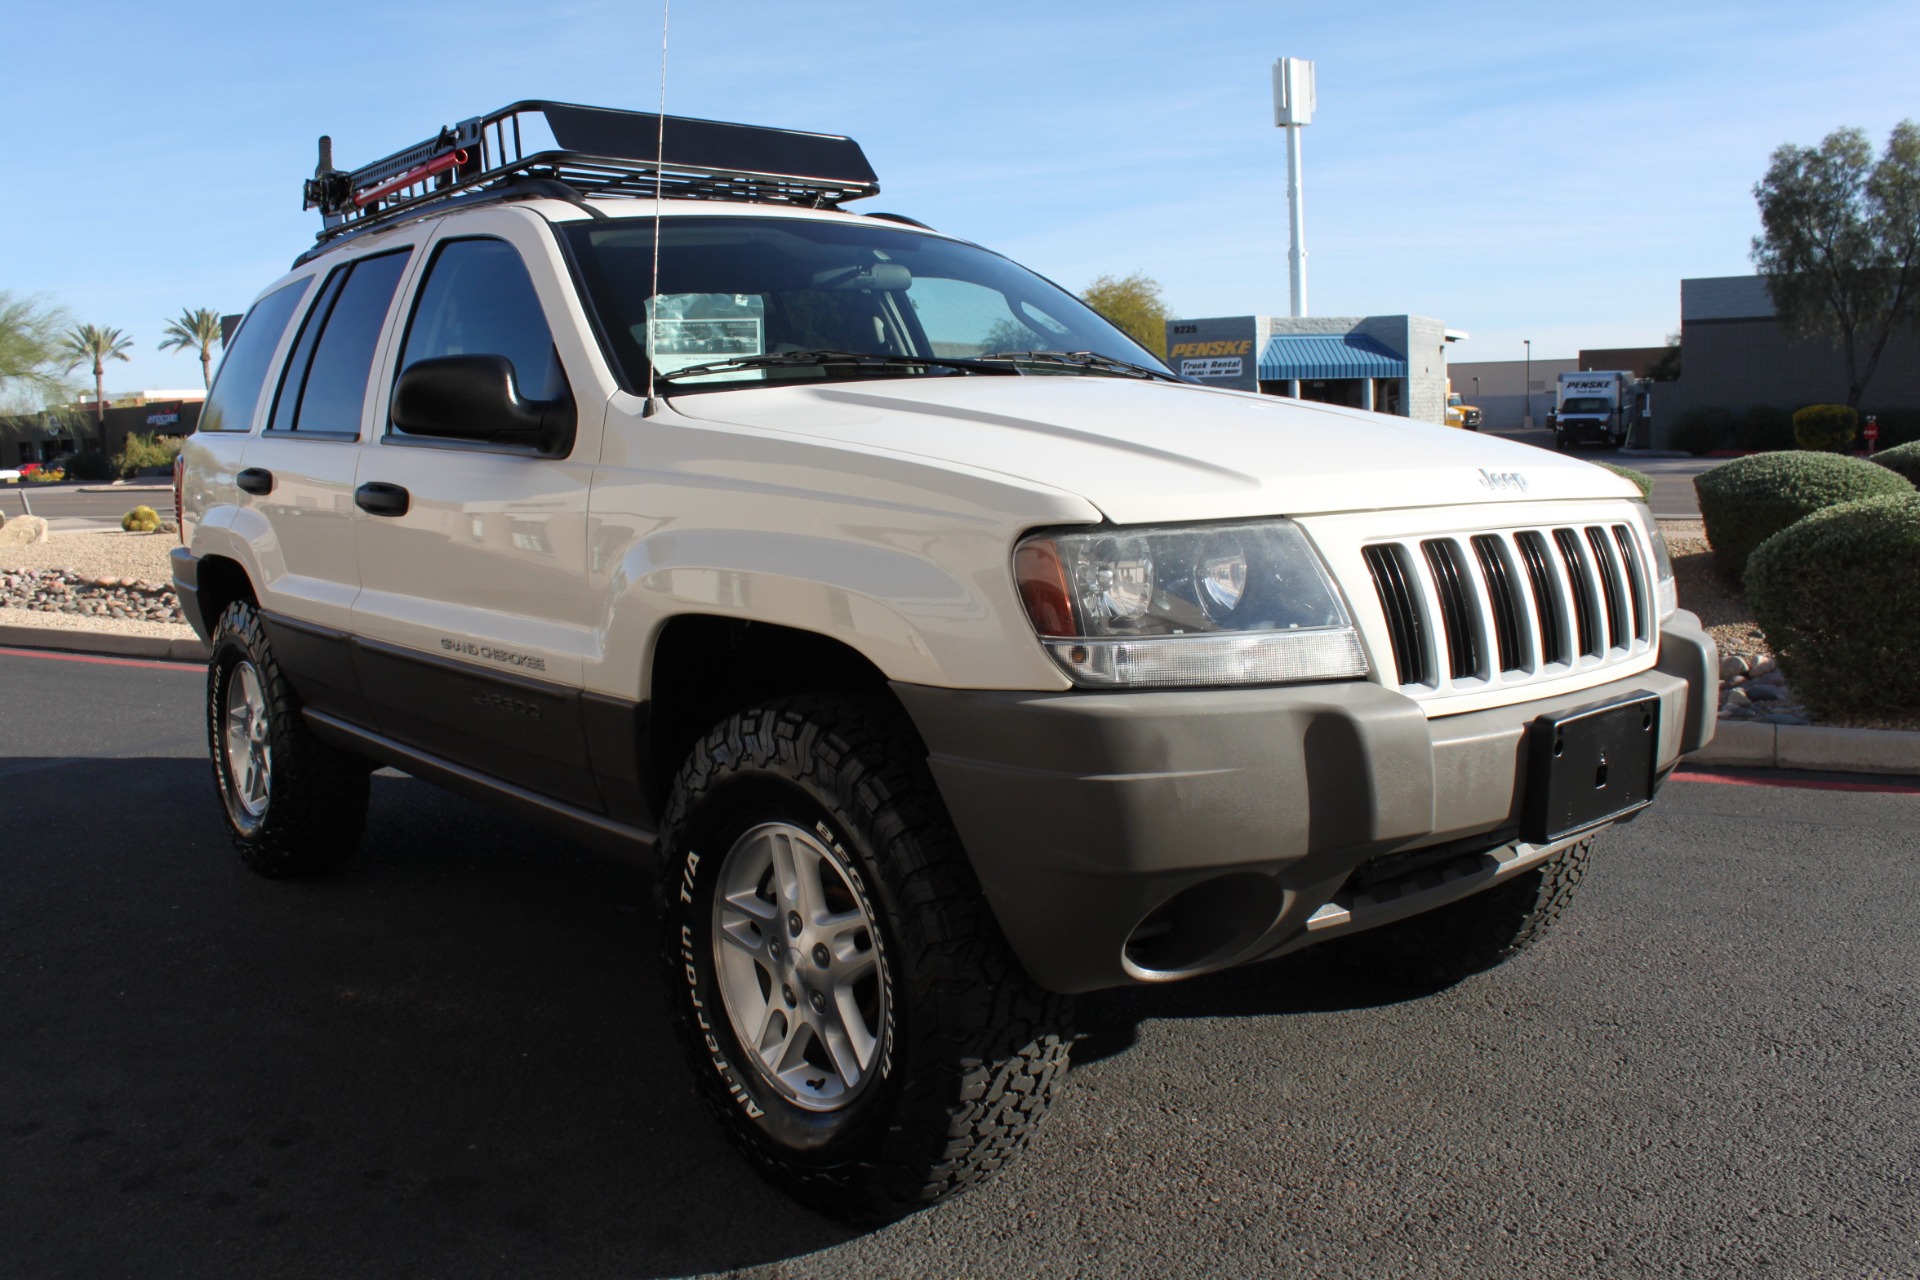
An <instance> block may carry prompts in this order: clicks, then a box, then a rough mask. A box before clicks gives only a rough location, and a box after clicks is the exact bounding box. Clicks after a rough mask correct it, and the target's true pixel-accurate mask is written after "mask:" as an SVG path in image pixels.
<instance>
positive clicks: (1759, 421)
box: [1733, 404, 1800, 452]
mask: <svg viewBox="0 0 1920 1280" xmlns="http://www.w3.org/2000/svg"><path fill="white" fill-rule="evenodd" d="M1733 439H1734V443H1736V444H1738V445H1739V446H1740V447H1741V448H1742V449H1752V450H1755V451H1756V452H1764V451H1765V450H1768V449H1797V448H1799V447H1800V442H1799V440H1798V439H1797V438H1796V437H1795V436H1794V434H1793V415H1792V414H1790V413H1788V412H1787V411H1786V410H1785V409H1782V408H1781V407H1780V406H1779V405H1776V404H1750V405H1748V406H1747V407H1746V408H1744V409H1742V410H1741V411H1740V418H1739V421H1737V422H1735V423H1734V424H1733Z"/></svg>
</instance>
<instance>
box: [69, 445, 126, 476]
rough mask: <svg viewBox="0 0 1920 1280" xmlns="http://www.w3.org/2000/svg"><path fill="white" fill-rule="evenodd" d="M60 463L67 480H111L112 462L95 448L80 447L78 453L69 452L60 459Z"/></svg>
mask: <svg viewBox="0 0 1920 1280" xmlns="http://www.w3.org/2000/svg"><path fill="white" fill-rule="evenodd" d="M60 465H61V467H62V468H63V469H65V471H66V473H67V479H69V480H111V479H113V464H112V463H111V462H109V461H107V456H106V455H105V454H103V453H101V452H99V451H98V450H95V449H82V450H81V451H80V452H79V453H70V454H68V455H67V456H66V457H64V458H62V459H60Z"/></svg>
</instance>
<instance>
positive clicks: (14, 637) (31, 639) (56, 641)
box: [0, 624, 209, 663]
mask: <svg viewBox="0 0 1920 1280" xmlns="http://www.w3.org/2000/svg"><path fill="white" fill-rule="evenodd" d="M0 648H8V649H59V650H64V651H65V652H68V653H98V654H105V655H107V656H109V657H114V658H150V659H153V660H155V661H158V662H193V663H200V662H205V661H206V660H207V654H208V653H209V650H208V648H207V646H206V645H205V644H204V643H203V642H202V641H201V640H200V638H199V637H198V636H193V637H190V638H188V639H185V640H169V639H167V638H166V637H164V636H130V635H123V634H121V633H120V632H118V631H72V630H68V629H66V628H64V627H60V628H56V627H24V626H18V625H14V624H4V625H0Z"/></svg>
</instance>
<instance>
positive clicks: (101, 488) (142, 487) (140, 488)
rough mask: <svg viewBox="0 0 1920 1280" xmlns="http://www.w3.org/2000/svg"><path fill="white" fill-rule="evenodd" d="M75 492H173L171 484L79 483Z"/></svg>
mask: <svg viewBox="0 0 1920 1280" xmlns="http://www.w3.org/2000/svg"><path fill="white" fill-rule="evenodd" d="M73 491H74V492H75V493H172V492H173V486H172V485H171V484H79V485H75V486H74V487H73Z"/></svg>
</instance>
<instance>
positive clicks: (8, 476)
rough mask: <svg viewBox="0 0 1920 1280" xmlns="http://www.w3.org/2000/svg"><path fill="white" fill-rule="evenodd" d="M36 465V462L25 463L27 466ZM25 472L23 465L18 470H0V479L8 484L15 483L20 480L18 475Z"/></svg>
mask: <svg viewBox="0 0 1920 1280" xmlns="http://www.w3.org/2000/svg"><path fill="white" fill-rule="evenodd" d="M38 465H39V464H38V463H35V462H29V463H28V464H27V467H35V466H38ZM25 473H26V468H25V467H23V468H21V469H20V470H19V471H0V480H4V481H6V482H7V483H8V484H17V483H18V482H19V480H20V477H21V476H22V475H24V474H25Z"/></svg>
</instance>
